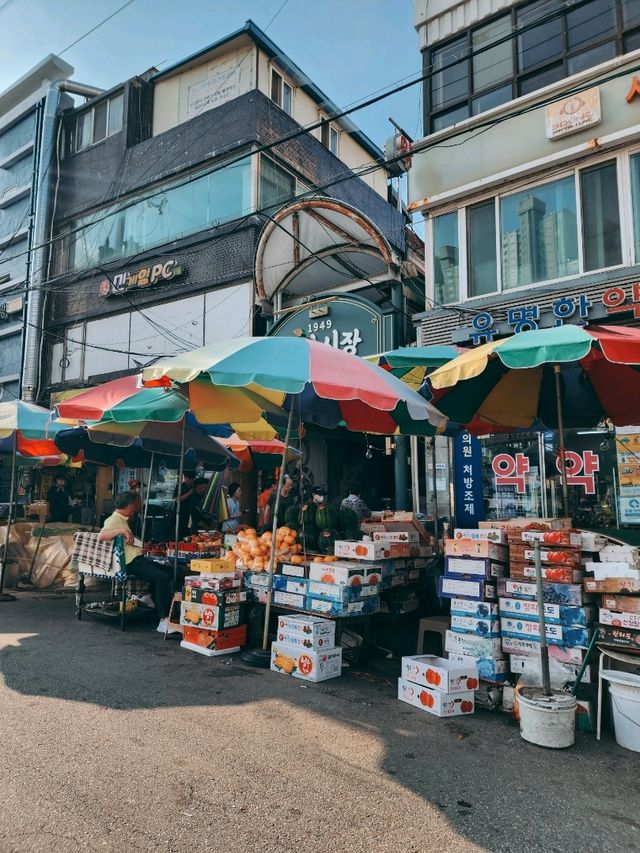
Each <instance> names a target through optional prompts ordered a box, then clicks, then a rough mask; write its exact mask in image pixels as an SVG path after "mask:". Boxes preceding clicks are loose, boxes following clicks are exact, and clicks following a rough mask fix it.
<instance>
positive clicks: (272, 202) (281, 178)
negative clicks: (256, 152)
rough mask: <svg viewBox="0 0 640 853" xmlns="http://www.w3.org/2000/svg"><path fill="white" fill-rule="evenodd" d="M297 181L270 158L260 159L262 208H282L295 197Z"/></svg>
mask: <svg viewBox="0 0 640 853" xmlns="http://www.w3.org/2000/svg"><path fill="white" fill-rule="evenodd" d="M295 194H296V179H295V178H294V177H293V175H292V174H291V173H290V172H287V170H286V169H283V168H282V166H278V164H277V163H274V161H273V160H271V159H269V157H264V156H263V157H261V158H260V194H259V201H258V205H259V207H260V208H269V207H281V206H282V205H283V204H286V202H288V201H290V200H291V199H292V198H294V197H295Z"/></svg>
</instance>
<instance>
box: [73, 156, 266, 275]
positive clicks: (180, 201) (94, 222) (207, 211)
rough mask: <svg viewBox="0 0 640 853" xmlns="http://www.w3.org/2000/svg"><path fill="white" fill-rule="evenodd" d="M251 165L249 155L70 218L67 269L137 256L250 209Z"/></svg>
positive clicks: (228, 219) (76, 268)
mask: <svg viewBox="0 0 640 853" xmlns="http://www.w3.org/2000/svg"><path fill="white" fill-rule="evenodd" d="M251 163H252V160H251V157H246V158H244V159H243V160H240V161H238V162H237V163H232V164H229V165H228V166H223V167H222V168H220V167H218V169H217V170H216V171H213V172H208V173H206V174H204V175H198V176H196V177H192V178H191V180H188V181H183V182H182V183H179V184H176V183H174V184H172V185H170V186H168V187H167V188H166V189H165V190H163V191H162V192H159V191H157V190H156V191H155V192H154V193H153V194H151V195H149V196H147V197H146V198H145V197H143V198H140V199H138V200H137V201H135V202H132V203H130V204H129V205H127V206H121V207H110V208H107V209H103V210H100V211H97V212H96V213H93V214H90V215H88V216H85V217H83V218H82V219H77V220H75V221H72V222H71V223H70V224H69V228H70V231H71V233H72V236H71V237H70V239H69V251H68V269H69V270H82V269H87V268H90V267H95V266H97V265H98V264H102V263H106V262H108V261H111V260H116V259H117V258H125V257H128V256H130V255H135V254H137V253H138V252H143V251H146V250H147V249H149V248H152V247H153V246H159V245H161V244H162V243H166V242H170V241H171V240H175V239H178V238H180V237H185V236H187V235H189V234H195V233H197V232H198V231H203V230H205V229H206V228H212V227H214V226H215V225H219V224H221V223H222V222H229V221H231V220H232V219H238V218H239V217H241V216H243V215H245V214H246V213H249V212H250V211H251V209H252V189H251V188H252V180H251V175H252V168H251ZM63 263H64V262H63ZM61 271H62V270H61Z"/></svg>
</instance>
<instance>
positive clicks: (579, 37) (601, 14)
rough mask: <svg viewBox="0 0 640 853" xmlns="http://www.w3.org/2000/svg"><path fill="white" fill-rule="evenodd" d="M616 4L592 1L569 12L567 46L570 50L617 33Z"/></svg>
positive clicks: (609, 0) (600, 0) (597, 0)
mask: <svg viewBox="0 0 640 853" xmlns="http://www.w3.org/2000/svg"><path fill="white" fill-rule="evenodd" d="M615 29H616V16H615V3H612V2H611V0H591V2H590V3H587V4H585V5H584V6H578V7H577V8H576V9H571V8H570V9H569V11H568V12H567V44H568V45H569V50H572V49H573V48H575V47H580V46H582V45H584V44H587V43H588V42H591V41H596V40H598V39H601V38H604V36H606V35H608V34H609V33H612V34H613V33H615Z"/></svg>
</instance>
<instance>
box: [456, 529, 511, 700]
mask: <svg viewBox="0 0 640 853" xmlns="http://www.w3.org/2000/svg"><path fill="white" fill-rule="evenodd" d="M505 543H506V537H505V534H504V532H503V531H501V530H492V529H485V530H463V529H456V530H455V532H454V538H453V539H449V540H445V573H444V575H443V576H442V577H441V578H440V581H439V583H440V595H441V596H442V597H443V598H450V599H451V630H449V631H447V634H446V640H445V649H446V651H447V652H448V654H449V660H451V661H453V662H454V663H457V664H462V665H473V666H475V667H476V668H477V670H478V672H479V677H480V680H482V681H486V682H489V683H490V684H501V683H503V682H504V681H505V680H506V678H507V666H506V661H505V658H504V655H503V653H502V647H501V642H500V622H499V618H498V597H497V589H496V583H497V581H498V579H499V578H501V577H503V576H504V575H505V574H506V571H507V559H508V552H507V546H506V544H505Z"/></svg>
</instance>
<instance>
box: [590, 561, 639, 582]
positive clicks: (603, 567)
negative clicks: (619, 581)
mask: <svg viewBox="0 0 640 853" xmlns="http://www.w3.org/2000/svg"><path fill="white" fill-rule="evenodd" d="M585 571H587V572H589V573H593V577H594V580H597V581H606V580H609V578H630V579H631V580H636V581H640V569H638V568H636V566H635V565H634V564H633V563H627V562H616V563H592V562H587V563H585Z"/></svg>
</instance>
